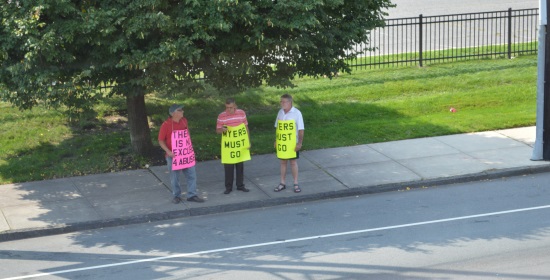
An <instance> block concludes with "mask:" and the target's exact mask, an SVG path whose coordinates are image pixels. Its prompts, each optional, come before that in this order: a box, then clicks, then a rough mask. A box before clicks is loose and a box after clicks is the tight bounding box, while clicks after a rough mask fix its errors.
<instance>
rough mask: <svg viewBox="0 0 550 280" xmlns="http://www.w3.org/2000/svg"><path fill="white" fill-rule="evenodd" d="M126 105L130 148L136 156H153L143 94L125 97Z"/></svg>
mask: <svg viewBox="0 0 550 280" xmlns="http://www.w3.org/2000/svg"><path fill="white" fill-rule="evenodd" d="M126 105H127V108H128V127H129V129H130V140H131V144H132V148H133V150H134V152H135V153H136V154H138V155H141V156H144V157H150V156H151V155H152V154H153V142H152V141H151V130H150V128H149V122H148V121H147V112H146V110H145V94H143V93H140V94H138V95H135V96H134V95H127V96H126Z"/></svg>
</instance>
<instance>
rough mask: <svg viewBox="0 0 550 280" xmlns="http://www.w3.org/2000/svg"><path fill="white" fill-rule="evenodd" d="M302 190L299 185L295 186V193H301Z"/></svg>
mask: <svg viewBox="0 0 550 280" xmlns="http://www.w3.org/2000/svg"><path fill="white" fill-rule="evenodd" d="M301 191H302V190H301V189H300V186H298V184H294V192H295V193H299V192H301Z"/></svg>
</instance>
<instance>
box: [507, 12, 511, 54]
mask: <svg viewBox="0 0 550 280" xmlns="http://www.w3.org/2000/svg"><path fill="white" fill-rule="evenodd" d="M508 59H512V8H508Z"/></svg>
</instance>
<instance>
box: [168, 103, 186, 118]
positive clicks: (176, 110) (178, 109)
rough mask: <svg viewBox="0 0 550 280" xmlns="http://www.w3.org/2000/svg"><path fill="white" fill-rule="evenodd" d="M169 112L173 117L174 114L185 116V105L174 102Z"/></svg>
mask: <svg viewBox="0 0 550 280" xmlns="http://www.w3.org/2000/svg"><path fill="white" fill-rule="evenodd" d="M168 114H170V116H172V117H173V116H174V114H181V116H183V105H179V104H173V105H172V106H170V108H169V109H168Z"/></svg>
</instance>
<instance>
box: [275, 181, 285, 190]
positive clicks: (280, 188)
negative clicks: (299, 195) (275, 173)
mask: <svg viewBox="0 0 550 280" xmlns="http://www.w3.org/2000/svg"><path fill="white" fill-rule="evenodd" d="M284 189H286V185H285V184H283V183H280V184H279V185H278V186H277V187H276V188H275V190H274V191H275V192H280V191H282V190H284Z"/></svg>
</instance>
